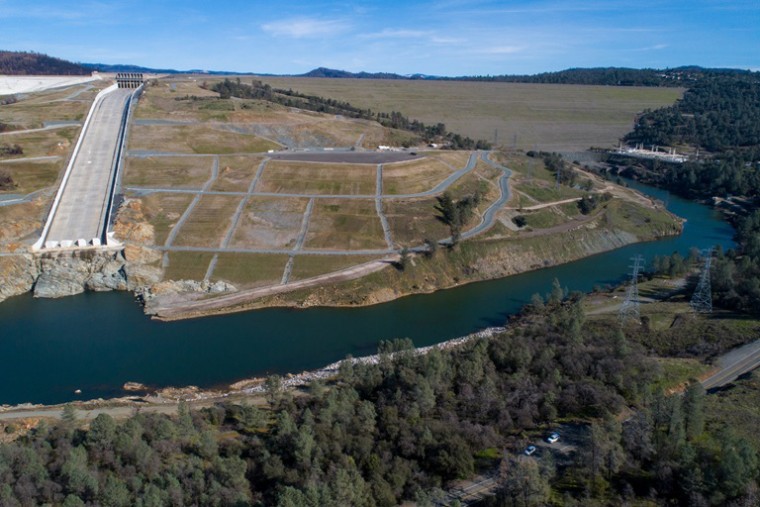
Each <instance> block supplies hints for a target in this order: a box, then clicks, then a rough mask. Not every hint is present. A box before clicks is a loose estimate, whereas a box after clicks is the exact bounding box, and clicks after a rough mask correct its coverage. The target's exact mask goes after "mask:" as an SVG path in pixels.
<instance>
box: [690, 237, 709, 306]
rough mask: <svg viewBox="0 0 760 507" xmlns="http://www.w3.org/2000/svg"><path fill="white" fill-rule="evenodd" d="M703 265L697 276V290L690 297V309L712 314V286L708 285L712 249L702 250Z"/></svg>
mask: <svg viewBox="0 0 760 507" xmlns="http://www.w3.org/2000/svg"><path fill="white" fill-rule="evenodd" d="M702 256H703V257H704V259H705V264H704V266H703V267H702V273H700V275H699V282H697V288H696V289H694V294H692V295H691V303H690V304H691V307H692V308H693V309H694V311H695V312H697V313H712V309H713V307H712V286H711V285H710V265H711V264H712V248H708V249H706V250H702Z"/></svg>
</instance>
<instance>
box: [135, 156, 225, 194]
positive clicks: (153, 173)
mask: <svg viewBox="0 0 760 507" xmlns="http://www.w3.org/2000/svg"><path fill="white" fill-rule="evenodd" d="M211 166H212V160H211V158H210V157H144V158H143V157H140V158H136V157H131V158H128V159H126V163H125V170H124V176H123V177H122V179H123V184H124V185H126V186H138V187H154V188H201V187H202V186H203V184H204V183H205V182H206V181H207V180H208V179H209V177H210V176H211Z"/></svg>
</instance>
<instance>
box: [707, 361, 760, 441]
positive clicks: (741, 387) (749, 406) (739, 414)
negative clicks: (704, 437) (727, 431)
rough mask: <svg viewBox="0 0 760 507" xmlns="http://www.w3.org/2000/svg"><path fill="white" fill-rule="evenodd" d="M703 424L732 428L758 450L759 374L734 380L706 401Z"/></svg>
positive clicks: (759, 439) (759, 436) (759, 416)
mask: <svg viewBox="0 0 760 507" xmlns="http://www.w3.org/2000/svg"><path fill="white" fill-rule="evenodd" d="M705 415H706V422H707V426H708V427H709V428H714V429H718V428H723V427H727V428H731V430H733V431H734V432H736V433H737V434H739V435H740V436H742V437H744V438H746V439H747V440H748V441H749V442H751V443H752V445H753V446H754V448H755V449H760V432H758V431H757V428H758V421H760V373H759V372H758V371H757V370H755V371H754V372H752V373H750V374H749V375H747V376H746V377H744V378H741V379H739V380H736V381H734V382H733V383H732V384H731V386H730V387H728V388H726V389H723V390H721V391H719V392H717V393H715V394H713V395H710V396H708V397H707V398H706V403H705Z"/></svg>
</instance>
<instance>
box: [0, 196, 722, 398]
mask: <svg viewBox="0 0 760 507" xmlns="http://www.w3.org/2000/svg"><path fill="white" fill-rule="evenodd" d="M631 186H634V187H636V188H638V189H639V190H641V191H642V192H644V193H645V194H648V195H650V196H652V197H655V198H657V199H660V200H662V201H664V202H666V203H667V206H668V209H669V210H670V211H672V212H673V213H675V214H676V215H679V216H681V217H683V218H686V219H687V223H686V224H685V227H684V231H683V234H682V235H680V236H678V237H674V238H666V239H663V240H661V241H655V242H650V243H639V244H635V245H630V246H627V247H624V248H621V249H618V250H614V251H612V252H607V253H603V254H599V255H595V256H593V257H588V258H586V259H582V260H580V261H576V262H572V263H569V264H564V265H561V266H556V267H551V268H546V269H542V270H538V271H533V272H529V273H524V274H521V275H516V276H511V277H508V278H504V279H500V280H494V281H488V282H479V283H473V284H469V285H465V286H462V287H457V288H454V289H449V290H443V291H439V292H436V293H434V294H426V295H418V296H409V297H405V298H401V299H398V300H396V301H392V302H389V303H385V304H381V305H376V306H371V307H366V308H350V309H342V308H310V309H305V310H293V309H265V310H257V311H252V312H247V313H238V314H232V315H225V316H218V317H208V318H203V319H194V320H186V321H180V322H170V323H164V322H156V321H152V320H150V319H149V318H148V317H146V316H145V315H144V314H143V313H142V310H141V307H140V306H139V305H138V304H137V303H135V302H134V301H133V298H132V296H131V294H128V293H117V292H113V293H85V294H81V295H78V296H73V297H67V298H62V299H57V300H39V299H37V300H35V299H33V298H32V297H31V296H30V295H24V296H19V297H15V298H11V299H9V300H7V301H5V302H4V303H2V304H0V360H1V361H2V363H0V404H17V403H24V402H32V403H61V402H65V401H70V400H73V399H92V398H98V397H104V398H107V397H114V396H123V395H125V394H126V393H125V392H124V391H122V389H121V386H122V385H123V384H124V382H127V381H134V382H141V383H144V384H146V385H149V386H151V387H161V386H169V385H171V386H185V385H197V386H200V387H210V386H214V385H220V384H224V383H230V382H232V381H235V380H239V379H242V378H246V377H253V376H261V375H265V374H267V373H287V372H293V373H297V372H300V371H302V370H306V369H314V368H319V367H321V366H324V365H326V364H328V363H331V362H334V361H336V360H339V359H342V358H344V357H345V356H346V355H348V354H352V355H354V356H361V355H367V354H372V353H374V352H375V351H376V348H377V344H378V342H379V341H380V340H384V339H392V338H397V337H398V338H401V337H408V338H411V339H412V340H413V341H414V343H415V345H417V346H424V345H430V344H434V343H437V342H441V341H445V340H448V339H451V338H454V337H457V336H462V335H465V334H468V333H471V332H474V331H476V330H478V329H481V328H484V327H488V326H493V325H502V324H503V323H504V321H505V319H506V318H507V316H508V315H509V314H512V313H514V312H516V311H517V310H518V309H519V308H520V307H521V306H522V305H524V304H525V303H526V302H528V301H529V300H530V297H531V295H532V294H534V293H536V292H539V293H542V294H545V293H547V292H548V291H549V290H550V289H551V284H552V280H553V279H554V278H555V277H556V278H558V279H559V281H560V282H561V284H562V285H563V286H565V287H567V288H568V289H570V290H581V291H589V290H591V289H592V288H593V287H594V285H596V284H606V283H615V282H619V281H620V280H621V279H623V277H625V274H626V272H627V271H628V266H629V264H630V262H629V259H630V257H631V256H633V255H636V254H641V255H643V256H644V257H645V260H646V261H647V262H651V260H652V259H653V258H654V256H655V255H665V254H668V255H669V254H671V253H672V252H674V251H679V252H681V253H682V254H684V255H686V254H687V253H688V251H689V249H690V248H691V247H697V248H706V247H709V246H713V245H721V246H723V247H724V248H729V247H732V246H733V239H732V237H733V232H734V231H733V229H732V228H731V226H730V225H729V224H727V223H726V222H725V221H723V220H722V219H721V217H720V215H719V214H717V213H716V212H715V211H714V210H712V209H711V208H709V207H707V206H703V205H700V204H696V203H693V202H690V201H687V200H684V199H681V198H678V197H676V196H673V195H671V194H669V193H668V192H666V191H663V190H659V189H656V188H652V187H647V186H644V185H638V184H635V183H631ZM76 389H81V390H82V394H80V395H76V394H74V391H75V390H76Z"/></svg>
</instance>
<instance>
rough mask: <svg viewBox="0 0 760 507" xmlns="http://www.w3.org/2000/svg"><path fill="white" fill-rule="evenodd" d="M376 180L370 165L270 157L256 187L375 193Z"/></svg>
mask: <svg viewBox="0 0 760 507" xmlns="http://www.w3.org/2000/svg"><path fill="white" fill-rule="evenodd" d="M375 180H376V168H375V166H373V165H367V164H329V163H314V162H311V163H306V162H283V161H279V160H273V161H271V162H269V163H268V164H267V165H266V168H265V169H264V173H263V174H262V175H261V179H260V180H259V183H258V185H257V186H256V190H257V191H258V192H276V193H279V194H323V195H324V194H327V195H374V194H375V189H376V184H375Z"/></svg>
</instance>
